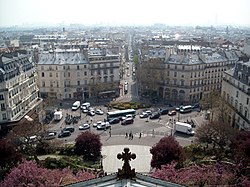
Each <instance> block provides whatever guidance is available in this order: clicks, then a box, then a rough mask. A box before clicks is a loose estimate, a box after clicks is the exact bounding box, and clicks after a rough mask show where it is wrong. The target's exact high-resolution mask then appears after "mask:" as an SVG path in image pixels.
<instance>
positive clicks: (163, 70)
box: [139, 46, 238, 104]
mask: <svg viewBox="0 0 250 187" xmlns="http://www.w3.org/2000/svg"><path fill="white" fill-rule="evenodd" d="M151 53H152V54H153V55H151ZM237 61H238V57H237V55H236V54H235V53H233V52H227V53H224V52H223V53H219V52H212V51H211V52H210V51H209V52H208V51H206V50H204V49H201V48H198V47H196V48H193V49H192V47H191V48H190V47H189V46H185V48H184V46H182V47H181V48H176V49H174V48H169V49H153V50H152V51H151V52H149V53H148V56H147V58H146V59H144V61H143V62H141V63H140V65H139V66H140V67H139V69H140V70H139V89H140V90H141V92H142V93H143V92H147V90H148V89H152V88H150V85H149V84H150V83H152V82H150V81H149V79H151V78H152V79H154V82H153V83H152V84H153V85H154V90H155V92H156V93H157V95H158V97H159V98H160V99H164V100H166V101H169V102H171V103H174V104H177V103H183V104H188V103H196V102H199V101H200V100H201V99H202V98H203V97H206V96H207V95H209V93H210V92H212V91H215V90H216V91H220V90H221V82H222V75H223V72H224V71H225V70H228V69H229V68H230V67H233V66H234V64H235V63H236V62H237ZM149 64H151V65H149ZM150 74H151V76H149V75H150ZM152 76H153V77H152ZM147 77H148V78H147Z"/></svg>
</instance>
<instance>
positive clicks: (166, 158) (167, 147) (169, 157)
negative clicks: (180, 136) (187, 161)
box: [150, 136, 184, 168]
mask: <svg viewBox="0 0 250 187" xmlns="http://www.w3.org/2000/svg"><path fill="white" fill-rule="evenodd" d="M150 153H151V154H152V156H153V157H152V160H151V167H153V168H161V165H164V164H167V163H170V162H172V161H173V160H175V161H180V162H182V161H183V160H184V152H183V149H182V147H181V146H180V145H179V143H178V142H177V141H176V140H175V138H174V137H172V136H167V137H164V138H162V139H161V140H160V141H159V142H158V143H157V144H156V145H154V146H153V147H152V148H151V149H150Z"/></svg>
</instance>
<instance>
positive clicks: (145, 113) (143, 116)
mask: <svg viewBox="0 0 250 187" xmlns="http://www.w3.org/2000/svg"><path fill="white" fill-rule="evenodd" d="M148 116H149V114H148V113H147V112H142V113H141V114H140V118H147V117H148Z"/></svg>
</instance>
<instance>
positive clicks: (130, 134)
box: [128, 132, 132, 140]
mask: <svg viewBox="0 0 250 187" xmlns="http://www.w3.org/2000/svg"><path fill="white" fill-rule="evenodd" d="M131 137H132V132H130V133H129V138H128V139H129V140H131Z"/></svg>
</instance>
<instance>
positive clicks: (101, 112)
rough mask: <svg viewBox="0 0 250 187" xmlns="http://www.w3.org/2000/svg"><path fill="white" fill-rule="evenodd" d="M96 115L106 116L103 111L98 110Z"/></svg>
mask: <svg viewBox="0 0 250 187" xmlns="http://www.w3.org/2000/svg"><path fill="white" fill-rule="evenodd" d="M95 113H96V114H98V115H103V114H104V112H103V111H102V110H101V109H97V110H96V111H95Z"/></svg>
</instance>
